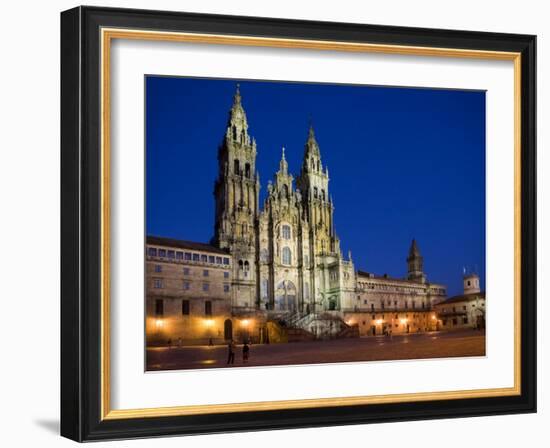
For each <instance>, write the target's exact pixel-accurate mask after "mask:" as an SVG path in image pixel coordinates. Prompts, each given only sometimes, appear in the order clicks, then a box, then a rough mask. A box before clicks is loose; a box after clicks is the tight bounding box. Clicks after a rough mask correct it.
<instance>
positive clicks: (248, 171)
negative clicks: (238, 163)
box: [244, 163, 250, 177]
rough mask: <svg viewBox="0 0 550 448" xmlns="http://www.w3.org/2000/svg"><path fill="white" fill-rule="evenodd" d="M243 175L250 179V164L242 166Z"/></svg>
mask: <svg viewBox="0 0 550 448" xmlns="http://www.w3.org/2000/svg"><path fill="white" fill-rule="evenodd" d="M244 175H245V176H246V177H250V163H247V164H246V165H245V166H244Z"/></svg>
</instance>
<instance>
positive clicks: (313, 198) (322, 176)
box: [296, 125, 340, 254]
mask: <svg viewBox="0 0 550 448" xmlns="http://www.w3.org/2000/svg"><path fill="white" fill-rule="evenodd" d="M328 181H329V175H328V168H325V169H323V164H322V162H321V151H320V150H319V144H318V143H317V139H316V137H315V131H314V130H313V126H312V125H310V127H309V132H308V138H307V141H306V144H305V147H304V159H303V162H302V168H301V170H300V175H299V176H298V178H297V180H296V186H297V188H299V189H300V192H301V194H302V203H303V209H304V210H305V213H306V218H307V221H308V222H309V225H310V230H311V231H312V232H313V233H314V235H315V236H314V238H313V241H315V242H316V243H315V244H316V247H315V253H318V254H321V253H323V254H327V253H338V252H339V250H340V248H339V244H338V239H337V238H336V236H335V232H334V220H333V213H334V205H333V203H332V198H331V197H330V196H329V192H328Z"/></svg>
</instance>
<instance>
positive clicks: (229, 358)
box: [227, 339, 235, 364]
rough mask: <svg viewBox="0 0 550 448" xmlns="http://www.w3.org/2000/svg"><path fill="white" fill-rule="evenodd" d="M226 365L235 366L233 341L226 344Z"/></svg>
mask: <svg viewBox="0 0 550 448" xmlns="http://www.w3.org/2000/svg"><path fill="white" fill-rule="evenodd" d="M227 364H235V343H234V342H233V339H231V341H230V342H229V344H227Z"/></svg>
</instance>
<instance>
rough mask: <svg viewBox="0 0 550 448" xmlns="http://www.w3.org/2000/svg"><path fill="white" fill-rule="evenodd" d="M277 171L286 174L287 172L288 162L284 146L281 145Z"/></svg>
mask: <svg viewBox="0 0 550 448" xmlns="http://www.w3.org/2000/svg"><path fill="white" fill-rule="evenodd" d="M279 171H280V172H281V173H284V174H287V173H288V162H287V161H286V158H285V147H284V146H283V147H282V155H281V161H280V162H279Z"/></svg>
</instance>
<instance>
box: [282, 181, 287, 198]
mask: <svg viewBox="0 0 550 448" xmlns="http://www.w3.org/2000/svg"><path fill="white" fill-rule="evenodd" d="M283 198H285V199H288V186H287V185H286V184H285V185H283Z"/></svg>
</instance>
